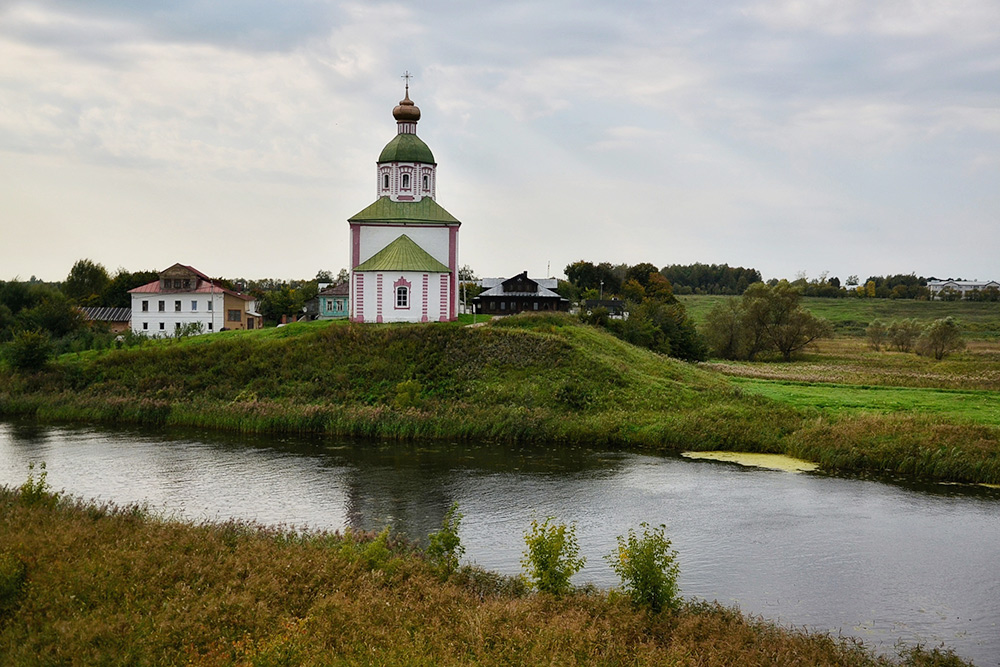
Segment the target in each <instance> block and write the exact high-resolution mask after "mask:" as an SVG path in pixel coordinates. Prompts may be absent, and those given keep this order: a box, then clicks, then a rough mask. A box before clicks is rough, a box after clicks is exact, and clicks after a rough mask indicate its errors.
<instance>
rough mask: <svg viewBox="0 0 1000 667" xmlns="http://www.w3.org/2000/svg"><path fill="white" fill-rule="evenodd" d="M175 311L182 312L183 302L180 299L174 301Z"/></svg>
mask: <svg viewBox="0 0 1000 667" xmlns="http://www.w3.org/2000/svg"><path fill="white" fill-rule="evenodd" d="M174 312H175V313H179V312H181V302H180V301H174Z"/></svg>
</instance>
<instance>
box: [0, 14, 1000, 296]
mask: <svg viewBox="0 0 1000 667" xmlns="http://www.w3.org/2000/svg"><path fill="white" fill-rule="evenodd" d="M405 70H409V71H410V72H412V73H413V74H414V78H413V79H412V81H411V84H410V97H411V98H412V99H413V100H414V101H415V102H416V104H417V105H418V106H419V107H420V109H421V111H422V118H421V121H420V124H419V126H418V128H417V131H418V134H419V135H420V137H421V138H422V139H423V140H424V141H425V142H426V143H427V144H428V145H429V146H430V148H431V150H432V151H433V152H434V156H435V159H436V160H437V161H438V165H439V166H438V189H437V201H438V202H439V203H440V204H441V205H442V206H444V207H445V208H446V209H447V210H448V211H449V212H451V213H452V214H453V215H454V216H455V217H457V218H458V219H459V220H461V221H462V223H463V225H462V230H461V234H460V242H461V245H460V257H459V261H460V263H462V264H469V265H470V266H471V267H472V268H473V269H474V270H475V271H476V273H477V274H478V275H480V276H510V275H513V274H515V273H518V272H520V271H523V270H527V271H528V272H529V274H530V275H532V276H543V275H545V274H547V273H548V274H551V275H556V276H559V275H562V274H563V269H564V268H565V266H566V265H567V264H569V263H571V262H573V261H576V260H580V259H584V260H588V261H592V262H595V263H596V262H601V261H609V262H612V263H629V264H635V263H638V262H650V263H653V264H655V265H657V266H663V265H666V264H689V263H693V262H703V263H728V264H730V265H732V266H736V265H740V266H752V267H755V268H757V269H759V270H760V271H761V272H762V273H763V274H764V277H765V278H770V277H779V278H780V277H788V278H794V277H796V275H799V274H801V273H805V274H806V275H807V276H809V277H810V278H813V277H816V276H818V275H820V274H821V273H822V272H829V273H830V275H837V276H840V277H841V279H844V278H846V277H847V276H848V275H850V274H857V275H859V276H860V277H861V278H862V279H864V278H865V277H867V276H868V275H873V274H887V273H910V272H914V273H916V274H918V275H923V276H932V275H933V276H937V277H949V276H950V277H959V276H961V277H965V278H967V279H977V278H978V279H984V280H985V279H1000V261H998V249H1000V2H997V0H784V1H774V2H766V1H762V2H753V1H751V0H747V1H743V2H740V1H733V2H729V1H716V2H693V1H683V2H682V1H662V0H649V1H643V2H597V1H593V0H591V1H587V0H581V1H578V2H568V1H559V0H546V1H544V2H539V1H538V0H532V1H530V2H510V1H505V2H491V3H478V2H461V1H456V2H447V1H444V0H422V1H421V2H419V3H417V2H379V1H359V2H325V1H323V0H284V1H279V0H211V1H209V0H173V1H169V0H168V1H163V2H155V3H154V2H133V1H131V0H87V2H78V1H77V0H64V1H42V2H39V1H35V2H19V1H9V0H0V279H7V280H9V279H13V278H14V277H20V278H21V279H27V278H29V277H30V276H31V275H36V276H38V277H39V278H42V279H44V280H62V279H64V278H65V277H66V275H67V273H68V272H69V269H70V267H71V266H72V264H73V262H74V261H76V260H77V259H79V258H83V257H88V258H91V259H93V260H95V261H98V262H100V263H102V264H104V265H105V266H106V267H107V268H108V269H109V270H111V271H114V270H115V269H117V268H119V267H124V268H127V269H129V270H145V269H155V270H160V269H163V268H166V267H167V266H169V265H171V264H173V263H175V262H181V263H183V264H189V265H192V266H194V267H196V268H198V269H200V270H202V271H204V272H206V273H208V274H210V275H213V276H216V275H219V276H226V277H230V278H234V277H246V278H255V277H265V276H267V277H276V278H311V277H313V276H315V275H316V272H317V271H318V270H320V269H328V270H331V271H333V272H334V273H336V272H337V271H338V270H339V269H340V268H342V267H346V266H347V263H348V257H349V255H348V224H347V218H349V217H350V216H352V215H353V214H355V213H357V212H358V211H360V210H361V209H363V208H364V207H365V206H367V205H368V204H370V203H371V202H372V201H373V200H374V199H375V187H376V181H375V160H376V159H377V157H378V154H379V152H380V151H381V149H382V147H383V146H384V145H385V144H386V143H387V142H388V141H389V140H390V139H392V138H393V136H395V133H396V127H395V121H394V120H393V118H392V108H393V106H395V105H396V104H397V103H398V101H399V100H400V99H401V98H402V95H403V80H402V79H401V78H400V75H401V74H402V73H403V72H404V71H405ZM549 267H551V268H549Z"/></svg>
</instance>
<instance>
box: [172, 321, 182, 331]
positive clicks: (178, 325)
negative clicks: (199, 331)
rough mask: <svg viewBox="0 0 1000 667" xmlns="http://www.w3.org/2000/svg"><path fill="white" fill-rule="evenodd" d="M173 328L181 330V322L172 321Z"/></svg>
mask: <svg viewBox="0 0 1000 667" xmlns="http://www.w3.org/2000/svg"><path fill="white" fill-rule="evenodd" d="M174 329H175V330H177V331H180V330H181V323H180V322H174Z"/></svg>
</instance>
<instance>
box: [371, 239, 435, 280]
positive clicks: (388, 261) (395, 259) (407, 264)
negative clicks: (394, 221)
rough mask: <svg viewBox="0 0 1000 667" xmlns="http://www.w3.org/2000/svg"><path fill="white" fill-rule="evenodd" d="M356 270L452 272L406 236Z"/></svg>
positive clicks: (383, 249)
mask: <svg viewBox="0 0 1000 667" xmlns="http://www.w3.org/2000/svg"><path fill="white" fill-rule="evenodd" d="M354 270H355V271H426V272H430V273H450V272H451V271H450V270H449V269H448V267H447V266H445V265H444V264H442V263H441V262H439V261H437V260H436V259H434V258H433V257H431V256H430V254H428V252H427V251H426V250H424V249H423V248H421V247H420V246H418V245H417V244H416V243H414V242H413V239H411V238H410V237H409V236H407V235H406V234H403V235H402V236H400V237H399V238H398V239H396V240H395V241H393V242H392V243H390V244H389V245H387V246H386V247H384V248H382V249H381V250H379V251H378V252H377V253H375V254H374V255H372V256H371V257H369V258H368V259H367V260H366V261H364V262H361V263H360V264H358V265H357V266H355V267H354Z"/></svg>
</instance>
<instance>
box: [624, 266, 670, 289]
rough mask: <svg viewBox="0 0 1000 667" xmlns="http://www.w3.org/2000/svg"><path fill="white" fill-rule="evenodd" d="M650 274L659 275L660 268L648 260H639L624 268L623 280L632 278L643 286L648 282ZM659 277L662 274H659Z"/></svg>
mask: <svg viewBox="0 0 1000 667" xmlns="http://www.w3.org/2000/svg"><path fill="white" fill-rule="evenodd" d="M651 275H657V276H659V275H660V270H659V269H658V268H656V267H655V266H654V265H652V264H650V263H649V262H640V263H639V264H634V265H632V266H630V267H628V268H627V269H626V270H625V281H624V282H628V281H629V280H634V281H636V282H637V283H639V284H640V285H642V286H643V287H646V286H647V285H648V284H649V277H650V276H651ZM660 277H661V278H662V277H663V276H660Z"/></svg>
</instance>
